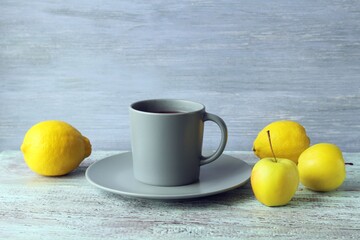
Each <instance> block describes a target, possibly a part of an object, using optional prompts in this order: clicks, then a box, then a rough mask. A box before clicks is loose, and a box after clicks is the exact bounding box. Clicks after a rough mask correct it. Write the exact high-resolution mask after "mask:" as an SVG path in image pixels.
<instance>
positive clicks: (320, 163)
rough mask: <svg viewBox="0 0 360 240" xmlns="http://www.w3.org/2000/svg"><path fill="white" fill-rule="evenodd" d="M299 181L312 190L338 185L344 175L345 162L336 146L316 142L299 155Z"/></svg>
mask: <svg viewBox="0 0 360 240" xmlns="http://www.w3.org/2000/svg"><path fill="white" fill-rule="evenodd" d="M298 169H299V176H300V182H301V183H302V184H303V185H304V186H305V187H307V188H309V189H312V190H314V191H322V192H326V191H331V190H335V189H336V188H338V187H340V186H341V184H342V183H343V182H344V180H345V177H346V170H345V162H344V158H343V155H342V152H341V150H340V148H339V147H338V146H336V145H335V144H331V143H318V144H315V145H313V146H311V147H309V148H308V149H306V150H305V151H304V152H303V153H302V154H301V155H300V157H299V164H298Z"/></svg>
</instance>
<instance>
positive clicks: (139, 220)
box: [0, 151, 360, 240]
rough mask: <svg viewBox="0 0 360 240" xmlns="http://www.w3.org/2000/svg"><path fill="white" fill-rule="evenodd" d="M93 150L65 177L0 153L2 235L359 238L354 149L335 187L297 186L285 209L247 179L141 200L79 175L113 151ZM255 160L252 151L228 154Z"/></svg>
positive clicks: (359, 160) (359, 185)
mask: <svg viewBox="0 0 360 240" xmlns="http://www.w3.org/2000/svg"><path fill="white" fill-rule="evenodd" d="M117 153H119V152H115V151H95V152H93V153H92V155H91V156H90V157H89V158H87V159H86V160H85V161H84V162H82V164H81V165H80V167H79V168H78V169H76V170H75V171H74V172H72V173H71V174H69V175H67V176H63V177H53V178H52V177H42V176H39V175H36V174H35V173H33V172H31V171H30V170H29V169H28V167H27V166H26V165H25V162H24V161H23V158H22V154H21V153H20V152H19V151H3V152H0V173H1V175H0V239H21V240H22V239H79V240H80V239H204V240H205V239H207V240H208V239H272V238H274V239H275V238H276V239H329V238H330V239H358V238H359V236H360V212H359V211H360V210H359V209H360V175H359V171H360V167H359V166H360V153H345V154H344V157H345V160H346V162H352V163H353V164H354V165H352V166H350V165H347V166H346V171H347V178H346V180H345V182H344V184H343V185H342V186H341V187H340V188H339V189H338V190H336V191H333V192H327V193H318V192H312V191H310V190H307V189H306V188H304V187H303V186H301V185H300V186H299V189H298V191H297V192H296V194H295V196H294V198H293V200H292V201H291V202H290V203H289V204H288V205H286V206H283V207H274V208H270V207H266V206H264V205H262V204H261V203H259V202H258V201H257V200H256V199H255V197H254V195H253V193H252V190H251V187H250V184H249V183H247V184H246V185H244V186H243V187H240V188H238V189H235V190H231V191H229V192H226V193H222V194H218V195H214V196H210V197H204V198H198V199H188V200H172V201H160V200H146V199H137V198H129V197H123V196H120V195H116V194H112V193H108V192H105V191H103V190H100V189H98V188H96V187H94V186H93V185H90V183H88V182H87V180H86V178H85V176H84V174H85V170H86V168H87V167H88V166H89V165H90V164H91V163H93V162H95V161H97V160H100V159H102V158H104V157H107V156H111V155H114V154H117ZM227 154H229V155H232V156H234V157H236V158H239V159H242V160H244V161H246V162H247V163H248V164H250V165H253V164H254V163H255V162H256V161H257V159H256V158H255V157H254V155H253V153H252V152H227Z"/></svg>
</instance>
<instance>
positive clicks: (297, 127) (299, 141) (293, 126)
mask: <svg viewBox="0 0 360 240" xmlns="http://www.w3.org/2000/svg"><path fill="white" fill-rule="evenodd" d="M267 131H270V132H271V142H272V145H273V150H274V153H275V155H276V157H279V158H287V159H290V160H292V161H294V162H295V163H297V162H298V158H299V156H300V154H301V153H302V152H303V151H304V150H305V149H306V148H308V147H309V145H310V139H309V137H308V136H307V135H306V131H305V128H304V127H303V126H302V125H301V124H300V123H298V122H295V121H291V120H280V121H275V122H272V123H270V124H269V125H267V126H266V127H264V128H263V129H262V130H261V131H260V132H259V134H258V135H257V137H256V139H255V141H254V144H253V151H254V153H255V155H256V156H258V157H259V158H266V157H272V156H273V155H272V152H271V148H270V144H269V139H268V135H267Z"/></svg>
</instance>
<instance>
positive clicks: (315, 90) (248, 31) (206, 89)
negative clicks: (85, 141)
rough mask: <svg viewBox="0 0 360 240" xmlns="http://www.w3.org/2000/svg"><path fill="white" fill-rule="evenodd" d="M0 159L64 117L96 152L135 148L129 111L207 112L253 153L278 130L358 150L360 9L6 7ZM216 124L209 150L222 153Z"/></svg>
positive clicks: (330, 1) (0, 49)
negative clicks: (289, 126) (287, 123)
mask: <svg viewBox="0 0 360 240" xmlns="http://www.w3.org/2000/svg"><path fill="white" fill-rule="evenodd" d="M0 10H1V14H0V36H1V37H0V150H8V149H11V150H18V149H19V146H20V145H21V141H22V138H23V136H24V134H25V132H26V130H27V129H29V128H30V127H31V126H32V125H33V124H35V123H37V122H39V121H42V120H46V119H62V120H65V121H68V122H70V123H71V124H73V125H74V126H75V127H77V128H78V129H79V130H80V131H81V132H82V133H83V134H84V135H86V136H88V137H89V138H90V139H91V140H92V143H93V146H94V148H95V149H98V150H129V149H130V140H129V137H130V131H129V124H128V109H127V108H128V106H129V104H130V103H132V102H134V101H136V100H141V99H148V98H185V99H191V100H195V101H199V102H202V103H204V104H205V105H206V106H207V109H208V111H209V112H213V113H215V114H218V115H220V116H221V117H223V118H224V120H225V122H226V123H227V124H228V126H229V141H228V146H227V150H251V147H252V142H253V140H254V139H255V137H256V134H257V133H258V131H259V130H260V129H261V128H263V127H264V126H265V125H266V124H268V123H269V122H271V121H274V120H278V119H293V120H296V121H299V122H300V123H302V124H303V125H304V126H305V127H306V129H307V130H308V133H309V136H310V138H311V140H312V142H313V143H317V142H333V143H336V144H337V145H339V146H340V148H341V149H342V150H343V151H347V152H358V151H359V145H360V124H359V116H360V107H359V106H360V81H359V78H360V24H359V19H360V1H352V0H345V1H339V0H320V1H309V0H307V1H296V2H293V1H287V0H279V1H278V0H276V1H270V2H264V1H258V0H255V1H250V0H245V1H237V0H236V1H235V0H230V1H215V0H198V1H193V0H185V1H176V0H170V1H163V0H157V1H144V0H135V1H114V0H110V1H101V0H94V1H84V0H79V1H63V0H53V1H39V0H34V1H21V0H3V1H1V4H0ZM218 135H219V134H218V132H217V128H216V127H214V126H212V125H211V124H209V126H208V130H207V131H206V141H205V148H208V149H215V148H216V146H217V144H218V138H219V136H218Z"/></svg>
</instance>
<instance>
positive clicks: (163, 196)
mask: <svg viewBox="0 0 360 240" xmlns="http://www.w3.org/2000/svg"><path fill="white" fill-rule="evenodd" d="M121 155H130V156H129V157H131V151H127V152H122V153H118V154H114V155H111V156H108V157H105V158H103V159H100V160H98V161H96V162H94V163H92V164H91V165H90V166H89V167H88V168H87V169H86V172H85V177H86V179H87V181H88V182H89V183H90V184H92V185H94V186H95V187H97V188H100V189H102V190H104V191H107V192H111V193H114V194H118V195H121V196H125V197H132V198H142V199H157V200H176V199H195V198H202V197H207V196H213V195H217V194H220V193H224V192H227V191H230V190H233V189H236V188H239V187H241V186H243V185H245V184H246V183H248V182H249V180H250V175H251V166H250V165H249V164H248V163H246V162H245V161H243V160H241V159H239V158H235V157H233V156H230V155H228V154H226V153H225V154H224V153H223V154H222V155H221V156H226V157H230V158H233V159H236V160H237V161H239V162H240V164H243V165H244V166H245V167H246V169H244V170H243V171H244V172H245V173H246V172H248V174H247V175H248V176H247V177H246V179H245V180H243V181H241V182H239V183H238V184H235V185H231V186H229V187H224V188H221V189H219V190H215V191H209V192H204V193H184V194H159V193H152V194H147V193H135V192H128V191H123V190H118V189H113V188H109V187H105V186H103V185H101V184H98V183H97V182H95V181H94V180H93V179H91V177H90V176H89V174H90V171H91V170H92V169H93V168H94V167H96V165H97V164H98V163H99V162H101V161H111V160H113V159H112V158H114V157H116V156H121ZM139 183H140V184H142V185H144V186H147V185H146V184H145V183H141V182H139ZM199 184H201V182H200V181H198V182H195V183H192V184H189V185H182V186H170V187H169V186H168V187H165V186H152V185H149V187H154V188H162V189H166V188H172V189H173V188H177V187H185V186H194V185H199Z"/></svg>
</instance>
